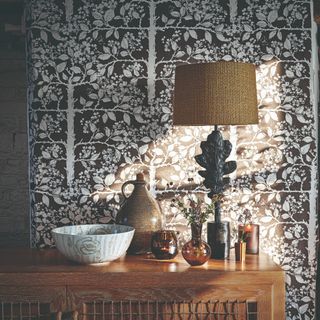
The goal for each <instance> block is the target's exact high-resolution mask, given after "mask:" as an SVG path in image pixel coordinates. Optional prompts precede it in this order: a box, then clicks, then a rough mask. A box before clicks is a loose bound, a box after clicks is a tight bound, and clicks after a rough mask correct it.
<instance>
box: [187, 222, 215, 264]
mask: <svg viewBox="0 0 320 320" xmlns="http://www.w3.org/2000/svg"><path fill="white" fill-rule="evenodd" d="M201 232H202V223H192V224H191V240H190V241H188V242H187V243H185V244H184V245H183V247H182V249H181V253H182V256H183V257H184V259H185V260H186V261H187V262H188V263H189V264H190V265H191V266H200V265H202V264H204V263H206V262H207V261H208V260H209V258H210V256H211V248H210V246H209V245H208V244H207V243H206V242H205V241H203V240H201Z"/></svg>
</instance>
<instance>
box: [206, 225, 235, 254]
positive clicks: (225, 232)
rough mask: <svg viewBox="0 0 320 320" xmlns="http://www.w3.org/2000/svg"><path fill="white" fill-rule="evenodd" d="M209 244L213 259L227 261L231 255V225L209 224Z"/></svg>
mask: <svg viewBox="0 0 320 320" xmlns="http://www.w3.org/2000/svg"><path fill="white" fill-rule="evenodd" d="M207 236H208V238H207V239H208V244H209V245H210V247H211V258H213V259H227V258H229V255H230V223H229V222H228V221H221V222H208V223H207Z"/></svg>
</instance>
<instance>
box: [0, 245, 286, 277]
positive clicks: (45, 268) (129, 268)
mask: <svg viewBox="0 0 320 320" xmlns="http://www.w3.org/2000/svg"><path fill="white" fill-rule="evenodd" d="M196 270H211V271H223V272H226V271H233V272H235V271H241V272H243V271H246V272H248V271H263V272H266V271H278V272H279V271H281V268H280V267H279V266H277V265H276V264H275V263H274V262H273V261H272V260H271V258H269V257H268V256H267V255H266V254H263V253H261V254H259V255H247V256H246V262H245V263H244V264H241V263H240V262H236V261H235V259H234V252H233V251H231V258H230V259H228V260H213V259H210V260H209V261H208V262H207V263H206V264H204V265H203V266H198V267H191V266H189V265H188V263H187V262H186V261H184V259H183V258H182V257H181V256H180V255H178V256H177V257H176V258H175V259H173V260H156V259H154V258H153V257H152V256H148V255H144V256H141V255H140V256H139V255H138V256H128V255H127V256H125V257H123V258H120V259H118V260H116V261H113V262H107V263H101V264H95V265H81V264H78V263H74V262H72V261H69V260H67V259H66V258H65V257H63V255H61V254H60V253H59V252H58V251H57V250H56V249H45V250H38V249H8V250H4V249H1V250H0V273H50V272H63V273H121V272H122V273H125V272H144V273H147V272H151V273H156V272H160V273H162V272H169V273H170V272H174V273H179V272H194V271H196Z"/></svg>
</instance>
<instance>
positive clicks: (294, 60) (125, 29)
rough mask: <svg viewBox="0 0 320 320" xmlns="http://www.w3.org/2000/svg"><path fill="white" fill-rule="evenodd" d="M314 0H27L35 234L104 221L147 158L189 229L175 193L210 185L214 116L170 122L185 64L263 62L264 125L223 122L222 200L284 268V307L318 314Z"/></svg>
mask: <svg viewBox="0 0 320 320" xmlns="http://www.w3.org/2000/svg"><path fill="white" fill-rule="evenodd" d="M310 5H311V3H310V1H296V0H228V1H222V0H193V1H188V0H176V1H167V0H148V1H147V0H79V1H73V0H64V1H63V0H30V1H28V5H27V20H28V21H27V22H28V33H27V37H28V77H29V79H28V97H29V133H30V164H31V165H30V189H31V198H32V204H31V219H32V241H33V245H34V246H38V247H44V246H52V245H53V241H52V237H51V234H50V231H51V229H52V228H54V227H56V226H61V225H67V224H80V223H94V222H101V223H106V222H109V221H110V220H112V219H113V218H114V217H115V215H116V212H117V208H118V207H119V203H120V202H121V195H120V187H121V184H122V183H123V182H124V181H126V180H128V179H132V178H134V175H135V173H137V172H140V171H144V172H145V173H146V174H147V176H148V180H149V183H150V189H151V192H152V193H153V194H154V195H155V196H157V198H158V199H159V200H160V202H161V207H162V210H163V214H164V216H165V221H166V226H167V227H170V228H174V229H177V230H180V231H181V238H180V240H181V241H183V239H186V238H187V236H188V235H187V234H188V229H187V228H186V222H185V220H184V219H183V218H182V217H181V216H180V215H179V213H178V212H174V209H172V208H171V207H170V199H171V198H172V196H173V195H174V194H179V193H181V194H183V193H185V192H193V193H197V194H199V195H203V194H204V189H203V187H202V186H201V178H200V176H198V174H197V173H196V171H197V169H198V168H197V165H196V163H195V161H194V159H193V157H194V155H196V154H197V153H199V143H200V141H201V140H205V139H206V137H207V135H208V133H210V131H211V129H212V128H206V127H184V128H172V119H171V113H172V103H171V98H172V91H173V77H174V69H175V65H177V64H183V63H198V62H207V61H217V60H236V61H245V62H252V63H255V64H256V65H257V66H258V67H257V79H258V94H259V117H260V124H259V125H256V126H248V127H230V128H229V127H226V128H223V129H224V136H225V138H229V139H230V140H231V142H232V143H233V145H234V146H235V148H234V150H233V153H232V158H233V159H237V161H238V170H237V172H236V173H235V174H233V176H232V180H231V187H230V188H229V189H228V191H227V194H226V197H225V200H224V203H223V213H224V216H225V219H229V220H230V221H232V222H233V223H236V222H237V220H238V218H239V215H241V213H242V212H243V210H244V209H245V208H248V209H250V210H251V212H252V215H253V220H254V222H257V223H260V224H261V231H262V234H261V237H262V241H261V245H262V250H263V251H264V252H267V253H268V254H269V255H270V256H271V257H272V258H273V259H274V261H275V262H276V263H278V264H280V265H281V266H282V268H283V269H284V270H286V288H287V319H288V320H289V319H290V320H295V319H305V320H309V319H314V297H315V270H316V262H315V261H316V260H315V244H316V241H317V238H316V230H317V221H316V198H317V189H316V188H317V185H316V174H317V166H316V163H317V159H316V157H317V153H316V124H315V101H314V98H313V97H314V94H313V90H314V81H313V76H314V75H313V70H312V63H313V61H312V41H313V39H312V30H311V13H310V12H311V10H310Z"/></svg>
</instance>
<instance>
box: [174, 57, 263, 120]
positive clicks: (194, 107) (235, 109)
mask: <svg viewBox="0 0 320 320" xmlns="http://www.w3.org/2000/svg"><path fill="white" fill-rule="evenodd" d="M257 105H258V103H257V89H256V73H255V66H254V65H253V64H249V63H242V62H227V61H219V62H213V63H199V64H189V65H181V66H177V68H176V78H175V92H174V108H173V124H174V125H185V126H195V125H245V124H254V123H258V107H257Z"/></svg>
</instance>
